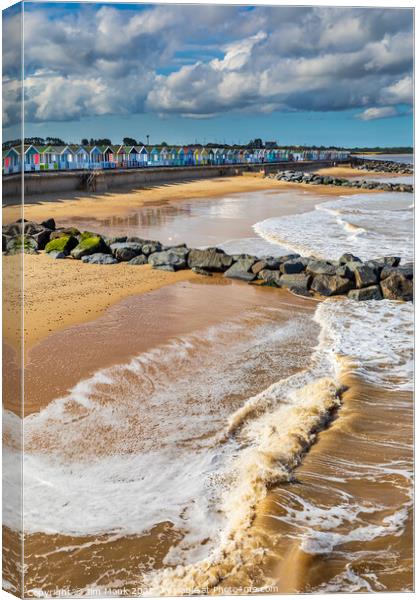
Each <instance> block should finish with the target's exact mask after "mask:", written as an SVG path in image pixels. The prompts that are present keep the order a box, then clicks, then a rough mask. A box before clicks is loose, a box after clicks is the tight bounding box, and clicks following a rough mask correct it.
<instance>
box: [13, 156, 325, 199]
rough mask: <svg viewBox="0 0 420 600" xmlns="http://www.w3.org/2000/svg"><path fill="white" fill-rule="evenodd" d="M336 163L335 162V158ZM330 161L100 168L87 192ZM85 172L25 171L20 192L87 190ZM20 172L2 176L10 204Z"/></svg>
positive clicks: (315, 165) (313, 165)
mask: <svg viewBox="0 0 420 600" xmlns="http://www.w3.org/2000/svg"><path fill="white" fill-rule="evenodd" d="M335 162H337V161H335ZM332 164H333V161H330V160H325V161H301V162H282V163H266V164H255V165H219V166H215V165H213V166H203V167H199V166H195V167H194V166H192V167H156V168H152V167H146V168H139V169H118V170H109V171H101V172H100V174H98V175H97V176H96V177H95V182H94V186H93V189H92V190H91V191H94V192H97V193H103V192H107V191H114V190H120V189H129V188H131V189H135V188H139V187H140V188H141V187H148V186H152V185H160V184H164V183H173V182H177V181H188V180H194V179H209V178H212V177H232V176H235V175H242V173H244V172H264V173H265V174H268V173H272V172H275V171H278V170H279V168H280V167H282V168H287V169H289V170H295V169H302V168H305V170H307V171H313V170H316V169H320V168H325V167H330V166H332ZM87 175H88V173H87V172H86V171H64V172H57V173H25V177H24V193H25V195H26V196H34V195H42V194H53V193H57V194H61V193H64V192H74V191H77V190H85V191H87V190H88V188H87V185H86V180H87ZM21 183H22V177H21V174H16V175H4V176H3V202H4V203H12V202H16V201H18V200H19V199H20V194H21Z"/></svg>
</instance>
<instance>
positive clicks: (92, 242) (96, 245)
mask: <svg viewBox="0 0 420 600" xmlns="http://www.w3.org/2000/svg"><path fill="white" fill-rule="evenodd" d="M85 233H87V232H85ZM82 236H83V237H82ZM106 252H109V248H108V246H107V245H106V244H105V242H104V240H103V239H102V238H101V236H100V235H93V236H92V235H86V236H84V234H82V235H81V236H80V241H79V243H78V244H77V246H76V247H75V248H74V249H73V250H72V251H71V255H72V257H73V258H76V259H80V258H82V257H83V256H89V255H90V254H97V253H106Z"/></svg>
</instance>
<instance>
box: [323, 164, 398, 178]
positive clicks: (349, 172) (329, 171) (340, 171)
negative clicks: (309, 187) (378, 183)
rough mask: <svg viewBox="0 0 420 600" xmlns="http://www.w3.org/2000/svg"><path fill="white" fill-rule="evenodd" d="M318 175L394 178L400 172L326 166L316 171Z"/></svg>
mask: <svg viewBox="0 0 420 600" xmlns="http://www.w3.org/2000/svg"><path fill="white" fill-rule="evenodd" d="M316 173H317V174H318V175H331V176H332V177H346V178H348V179H358V178H359V177H361V178H365V179H366V177H369V178H371V179H379V178H381V177H389V179H394V178H397V177H401V174H400V173H388V172H386V171H383V172H380V171H365V170H363V169H353V168H352V167H327V168H325V169H319V170H318V171H316Z"/></svg>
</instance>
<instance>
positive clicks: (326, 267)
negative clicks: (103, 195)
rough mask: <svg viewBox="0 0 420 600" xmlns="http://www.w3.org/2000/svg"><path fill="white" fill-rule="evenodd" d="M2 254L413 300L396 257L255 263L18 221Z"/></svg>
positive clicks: (409, 275)
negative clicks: (187, 271)
mask: <svg viewBox="0 0 420 600" xmlns="http://www.w3.org/2000/svg"><path fill="white" fill-rule="evenodd" d="M2 243H3V254H5V255H13V254H19V253H21V252H25V253H28V254H38V253H39V252H40V251H44V252H45V253H46V254H47V255H48V256H50V257H51V258H53V259H69V260H81V261H82V262H83V263H86V264H95V265H112V264H117V263H120V262H126V263H127V264H129V265H132V266H138V265H145V264H149V265H151V266H152V267H153V268H154V269H160V270H164V271H172V272H174V271H179V270H181V269H191V270H192V271H194V272H195V273H198V274H200V275H204V276H212V275H213V274H215V273H220V274H223V276H224V277H228V278H232V279H239V280H242V281H245V282H248V283H252V284H253V283H257V284H260V285H268V286H272V287H278V288H285V289H288V290H290V291H291V292H293V293H295V294H298V295H300V296H308V297H312V296H318V295H319V296H323V297H330V296H347V297H348V298H350V299H352V300H358V301H362V300H382V299H387V300H400V301H412V300H413V263H406V264H404V265H401V264H400V262H401V259H400V257H398V256H385V257H379V258H375V259H373V260H369V261H365V262H363V261H361V260H360V258H358V257H357V256H354V255H353V254H343V256H341V257H340V259H339V260H320V259H318V258H316V257H313V256H309V257H306V256H300V255H299V254H289V255H286V256H279V257H274V256H267V257H264V258H259V257H256V256H252V255H248V254H235V255H229V254H226V253H225V252H224V251H223V250H221V249H220V248H205V249H197V248H188V247H187V245H186V244H179V245H177V246H165V245H163V244H161V243H160V242H159V241H156V240H145V239H141V238H139V237H127V236H121V237H114V238H108V237H105V236H101V235H99V234H97V233H94V232H90V231H83V232H82V231H79V230H78V229H77V228H75V227H70V228H62V227H61V228H60V227H56V224H55V221H54V219H48V220H46V221H43V222H42V223H35V222H33V221H26V220H25V219H23V220H22V221H17V222H15V223H11V224H9V225H4V226H3V238H2Z"/></svg>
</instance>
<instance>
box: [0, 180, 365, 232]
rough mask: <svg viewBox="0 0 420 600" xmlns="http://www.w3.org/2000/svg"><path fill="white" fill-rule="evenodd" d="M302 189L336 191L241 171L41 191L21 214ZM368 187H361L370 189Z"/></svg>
mask: <svg viewBox="0 0 420 600" xmlns="http://www.w3.org/2000/svg"><path fill="white" fill-rule="evenodd" d="M299 189H304V190H305V191H307V192H310V191H313V192H314V193H316V194H317V195H325V196H330V195H336V193H337V191H336V189H334V188H333V187H331V186H328V185H325V186H322V185H318V186H316V185H305V186H302V185H301V184H297V183H289V182H287V183H286V182H281V181H277V180H274V179H269V178H264V177H262V176H261V175H259V174H251V175H241V176H236V177H223V178H218V179H203V180H200V181H191V182H186V183H175V184H166V185H160V186H156V187H151V188H140V189H136V190H130V191H126V192H112V193H104V194H88V193H83V192H80V193H71V194H63V195H62V196H59V197H58V198H57V194H50V195H48V194H45V195H42V196H31V197H29V198H28V199H27V200H26V199H25V205H24V208H23V212H24V217H25V218H26V219H28V220H33V221H41V220H44V219H47V218H50V217H53V218H56V220H57V221H60V220H63V219H71V218H73V217H76V216H78V215H80V213H81V211H82V212H83V215H84V216H86V217H89V216H91V217H102V218H106V217H111V216H115V215H128V214H130V212H131V211H132V210H135V209H138V208H141V207H144V206H158V205H164V204H168V203H171V202H178V201H182V200H197V201H199V200H200V199H206V198H217V197H222V196H224V195H226V194H239V193H245V192H256V191H260V190H261V191H264V190H266V191H270V190H272V191H275V190H279V191H282V190H284V191H288V190H299ZM370 192H371V190H363V193H370ZM358 193H361V192H360V190H357V189H354V188H349V187H341V188H340V195H353V194H358ZM21 213H22V206H21V205H20V204H13V205H12V204H10V205H9V204H6V205H3V222H4V223H7V222H13V221H15V220H16V219H17V218H19V217H20V216H21Z"/></svg>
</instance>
